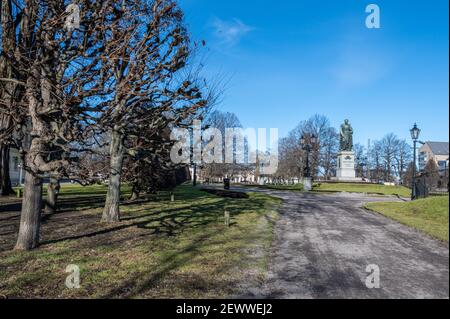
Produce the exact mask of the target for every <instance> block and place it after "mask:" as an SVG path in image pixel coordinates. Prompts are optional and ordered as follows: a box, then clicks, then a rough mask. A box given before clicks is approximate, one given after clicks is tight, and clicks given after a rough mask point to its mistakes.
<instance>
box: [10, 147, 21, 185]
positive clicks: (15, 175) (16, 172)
mask: <svg viewBox="0 0 450 319" xmlns="http://www.w3.org/2000/svg"><path fill="white" fill-rule="evenodd" d="M24 175H25V174H24V172H23V168H22V166H21V160H20V155H19V152H18V151H17V150H16V149H15V148H11V149H10V150H9V177H10V179H11V184H12V185H13V186H17V185H19V184H20V182H19V181H20V179H22V183H23V178H24Z"/></svg>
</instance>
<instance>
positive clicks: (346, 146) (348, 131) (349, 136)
mask: <svg viewBox="0 0 450 319" xmlns="http://www.w3.org/2000/svg"><path fill="white" fill-rule="evenodd" d="M340 133H341V134H340V135H341V138H340V150H341V152H351V151H353V128H352V126H351V125H350V121H349V120H345V122H344V124H342V125H341V132H340Z"/></svg>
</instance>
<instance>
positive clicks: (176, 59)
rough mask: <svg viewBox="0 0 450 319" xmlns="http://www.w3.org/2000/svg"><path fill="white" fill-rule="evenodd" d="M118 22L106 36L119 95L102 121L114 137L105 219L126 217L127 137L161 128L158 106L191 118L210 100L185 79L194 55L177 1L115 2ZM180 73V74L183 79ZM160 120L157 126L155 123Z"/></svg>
mask: <svg viewBox="0 0 450 319" xmlns="http://www.w3.org/2000/svg"><path fill="white" fill-rule="evenodd" d="M113 8H114V11H113V12H112V14H113V15H114V17H115V20H116V21H119V22H120V23H116V24H113V25H111V31H112V32H107V33H105V34H104V38H105V42H104V48H103V49H104V51H105V52H106V56H107V60H106V61H105V64H107V65H108V66H109V68H108V69H110V70H113V74H112V76H111V78H110V79H109V81H110V87H111V88H112V95H113V98H112V99H111V100H110V101H108V102H107V103H105V108H104V110H103V114H102V116H101V118H100V119H99V123H100V125H101V126H103V127H105V128H108V130H109V132H110V135H111V144H110V172H109V184H108V194H107V197H106V203H105V207H104V210H103V216H102V220H103V221H105V222H116V221H119V220H120V211H119V201H120V182H121V176H122V168H123V162H124V156H125V154H126V152H127V150H126V143H127V139H128V138H129V137H131V136H133V135H137V134H139V132H140V130H141V129H142V128H143V127H145V126H147V125H154V126H155V127H157V125H158V124H157V123H158V122H164V118H163V117H159V118H157V119H156V118H155V116H154V109H159V110H160V111H159V112H158V113H159V114H161V113H162V112H161V110H162V111H164V112H168V113H170V112H171V111H173V110H175V109H179V110H182V112H177V114H178V115H180V114H182V115H181V117H182V118H183V119H186V118H187V117H189V115H193V114H195V113H197V112H198V111H199V109H201V108H203V107H205V106H206V105H207V102H206V100H205V99H203V98H202V94H201V93H200V90H199V88H198V87H197V86H196V85H195V83H194V82H195V81H194V80H193V79H190V78H185V79H180V78H179V77H180V76H181V75H182V74H181V73H180V72H179V71H180V70H182V69H183V68H184V67H185V65H186V62H187V60H188V58H189V56H190V44H189V37H188V34H187V31H186V29H185V27H184V25H183V20H182V18H183V14H182V11H181V10H180V8H179V7H178V6H177V5H176V3H175V2H174V1H170V0H153V1H150V0H149V1H146V0H142V1H138V0H135V1H131V2H122V3H116V4H114V5H113ZM177 75H178V76H179V77H178V78H177ZM155 123H156V124H155Z"/></svg>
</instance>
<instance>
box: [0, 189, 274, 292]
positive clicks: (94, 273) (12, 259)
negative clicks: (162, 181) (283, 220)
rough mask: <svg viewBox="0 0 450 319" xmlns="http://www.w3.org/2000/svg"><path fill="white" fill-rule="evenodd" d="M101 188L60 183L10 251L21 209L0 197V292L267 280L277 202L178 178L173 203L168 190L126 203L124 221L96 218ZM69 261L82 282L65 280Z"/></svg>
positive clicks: (196, 287)
mask: <svg viewBox="0 0 450 319" xmlns="http://www.w3.org/2000/svg"><path fill="white" fill-rule="evenodd" d="M127 191H128V190H127V189H126V188H125V192H127ZM105 194H106V187H105V186H92V187H88V188H80V187H79V186H64V187H63V188H62V192H61V197H60V198H61V209H60V211H59V212H58V213H57V214H54V215H44V216H43V224H42V227H41V234H42V235H41V243H42V245H41V247H40V248H39V249H37V250H34V251H31V252H13V251H9V249H11V248H12V247H13V245H14V241H15V236H16V233H17V227H18V212H17V210H16V211H11V212H7V211H6V212H4V211H5V209H6V208H8V207H9V206H10V204H9V203H8V204H7V205H2V204H1V202H0V298H1V297H2V296H3V297H8V298H14V297H19V298H28V297H30V298H31V297H33V298H40V297H42V298H52V297H53V298H101V297H103V298H226V297H230V296H231V297H232V296H234V295H235V294H238V293H239V286H240V285H241V284H242V283H244V282H247V283H248V282H250V283H251V284H255V285H257V283H258V282H260V281H261V280H262V279H263V278H264V276H265V274H266V270H267V262H268V252H269V246H270V245H271V242H272V239H273V221H274V220H276V217H277V213H276V211H275V208H276V207H277V205H278V204H279V203H280V200H278V199H276V198H273V197H269V196H267V195H263V194H254V193H251V194H249V195H250V198H249V199H226V198H220V197H217V196H214V195H210V194H207V193H205V192H201V191H200V190H197V189H194V188H192V187H190V186H180V187H178V188H177V189H176V191H175V202H173V203H172V202H170V201H169V194H168V193H165V192H162V193H160V194H158V195H157V196H151V197H149V198H147V199H146V200H142V201H140V202H138V203H132V202H124V203H123V204H122V206H121V213H122V221H121V222H120V223H118V224H113V225H108V224H102V223H100V221H99V220H100V217H101V211H102V206H103V201H104V195H105ZM2 206H3V207H2ZM225 207H226V208H227V210H228V211H229V212H230V214H231V225H230V227H229V228H227V227H226V226H225V225H224V218H223V216H224V208H225ZM2 208H3V210H2ZM10 209H12V208H11V207H10ZM69 264H75V265H78V266H79V267H80V270H81V277H80V278H81V288H80V289H68V288H66V287H65V279H66V276H68V273H65V269H66V267H67V266H68V265H69Z"/></svg>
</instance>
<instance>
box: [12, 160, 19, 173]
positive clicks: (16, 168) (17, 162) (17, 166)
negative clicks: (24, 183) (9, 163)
mask: <svg viewBox="0 0 450 319" xmlns="http://www.w3.org/2000/svg"><path fill="white" fill-rule="evenodd" d="M13 169H14V171H16V172H17V171H18V170H19V158H18V157H17V156H14V157H13Z"/></svg>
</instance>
